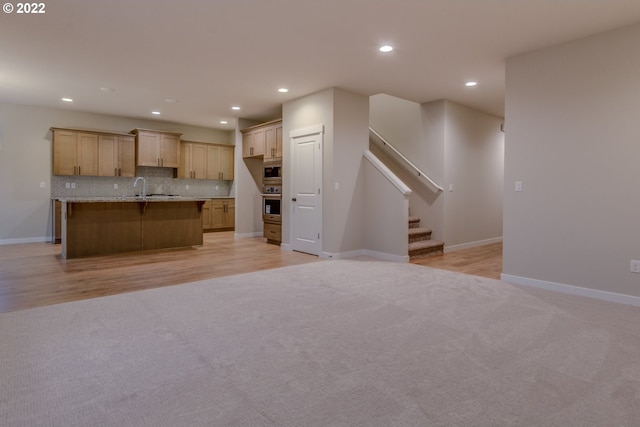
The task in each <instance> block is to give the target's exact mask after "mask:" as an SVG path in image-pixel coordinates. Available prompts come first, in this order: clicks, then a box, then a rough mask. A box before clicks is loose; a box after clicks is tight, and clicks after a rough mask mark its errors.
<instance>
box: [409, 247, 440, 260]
mask: <svg viewBox="0 0 640 427" xmlns="http://www.w3.org/2000/svg"><path fill="white" fill-rule="evenodd" d="M443 253H444V251H443V250H442V248H440V247H434V248H426V249H418V250H414V251H409V259H416V258H424V257H428V256H434V255H442V254H443Z"/></svg>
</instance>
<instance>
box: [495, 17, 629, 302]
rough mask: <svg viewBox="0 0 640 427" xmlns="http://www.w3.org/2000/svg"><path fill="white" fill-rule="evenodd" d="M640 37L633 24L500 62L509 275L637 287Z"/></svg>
mask: <svg viewBox="0 0 640 427" xmlns="http://www.w3.org/2000/svg"><path fill="white" fill-rule="evenodd" d="M639 46H640V25H635V26H632V27H627V28H624V29H620V30H617V31H613V32H608V33H605V34H601V35H596V36H593V37H589V38H585V39H582V40H578V41H575V42H572V43H568V44H563V45H560V46H557V47H553V48H549V49H544V50H540V51H536V52H532V53H528V54H523V55H519V56H516V57H513V58H510V59H509V60H508V61H507V86H506V88H507V96H506V122H505V126H506V157H505V190H506V191H505V198H504V267H503V271H504V273H505V275H506V276H510V277H509V279H514V278H516V279H517V278H520V279H523V280H524V279H527V280H529V282H530V283H538V284H544V283H547V284H558V285H574V286H578V287H583V288H588V289H595V290H601V291H608V292H614V293H620V294H627V295H634V296H640V275H639V274H632V273H630V271H629V263H630V260H631V259H640V221H639V218H640V190H639V183H640V167H639V166H638V161H639V160H640V120H638V114H639V112H640V84H639V83H638V82H639V79H640V73H639V70H640V55H638V47H639ZM515 181H522V189H523V191H522V192H514V182H515Z"/></svg>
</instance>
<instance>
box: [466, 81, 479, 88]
mask: <svg viewBox="0 0 640 427" xmlns="http://www.w3.org/2000/svg"><path fill="white" fill-rule="evenodd" d="M464 85H465V86H466V87H474V86H478V82H466V83H465V84H464Z"/></svg>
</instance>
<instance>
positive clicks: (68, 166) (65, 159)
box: [53, 129, 78, 175]
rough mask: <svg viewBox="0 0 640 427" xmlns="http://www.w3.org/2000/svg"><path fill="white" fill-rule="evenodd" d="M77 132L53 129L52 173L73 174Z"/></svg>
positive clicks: (74, 172)
mask: <svg viewBox="0 0 640 427" xmlns="http://www.w3.org/2000/svg"><path fill="white" fill-rule="evenodd" d="M77 141H78V134H77V133H76V132H71V131H66V130H58V129H54V130H53V174H54V175H75V174H76V157H77V150H76V146H77Z"/></svg>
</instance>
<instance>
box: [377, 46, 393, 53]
mask: <svg viewBox="0 0 640 427" xmlns="http://www.w3.org/2000/svg"><path fill="white" fill-rule="evenodd" d="M378 50H379V51H380V52H384V53H387V52H391V51H392V50H393V46H389V45H384V46H380V49H378Z"/></svg>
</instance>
